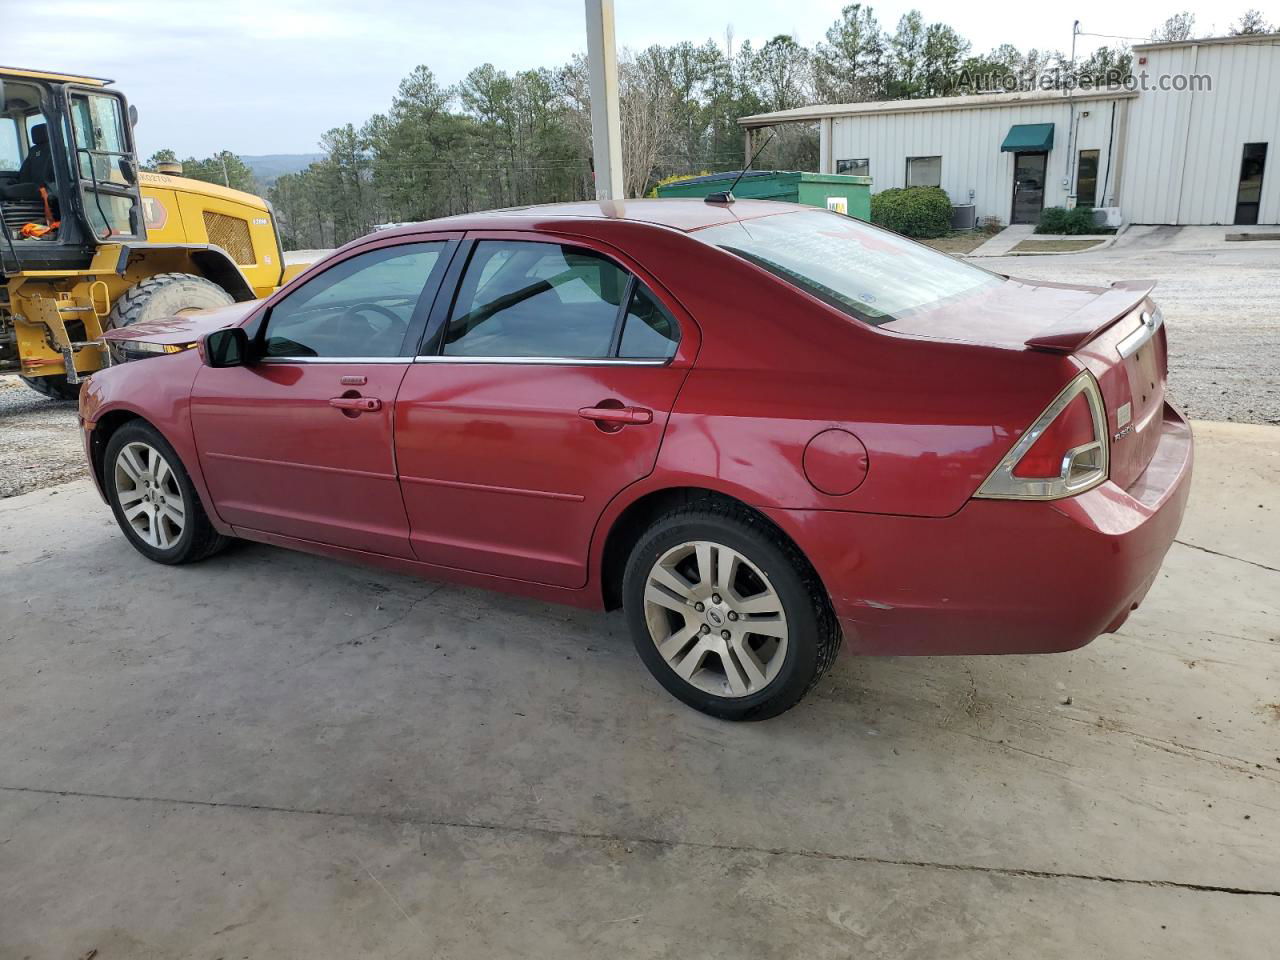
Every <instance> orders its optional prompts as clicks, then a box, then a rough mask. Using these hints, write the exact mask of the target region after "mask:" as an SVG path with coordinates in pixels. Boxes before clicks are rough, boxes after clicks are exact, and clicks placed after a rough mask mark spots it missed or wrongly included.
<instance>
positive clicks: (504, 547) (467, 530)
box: [395, 234, 698, 587]
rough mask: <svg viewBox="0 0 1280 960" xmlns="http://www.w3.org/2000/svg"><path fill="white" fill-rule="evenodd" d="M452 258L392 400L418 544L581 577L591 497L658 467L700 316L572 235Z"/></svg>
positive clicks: (549, 575) (480, 246) (476, 567)
mask: <svg viewBox="0 0 1280 960" xmlns="http://www.w3.org/2000/svg"><path fill="white" fill-rule="evenodd" d="M455 270H456V271H457V272H459V273H460V279H459V280H458V282H457V284H456V288H455V294H454V296H453V297H452V299H451V300H450V298H446V297H445V296H443V295H442V296H441V297H440V298H439V299H438V301H437V304H436V311H435V312H433V315H432V319H431V325H430V327H429V329H428V335H427V338H426V340H425V343H424V347H423V351H422V354H423V355H421V356H419V357H418V358H417V361H416V362H415V363H414V364H413V365H412V366H410V368H409V371H408V373H407V374H406V375H405V378H404V382H403V384H402V385H401V387H400V394H399V396H398V398H397V401H396V427H395V435H396V457H397V461H398V464H399V469H400V480H401V488H402V490H403V492H404V501H405V507H406V509H407V511H408V514H409V523H410V528H411V531H412V533H411V538H412V544H413V550H414V553H415V555H416V556H417V557H418V558H419V559H421V560H424V561H427V562H429V563H435V564H441V565H444V566H448V567H454V568H458V569H463V570H469V571H474V572H479V573H485V574H490V575H494V576H501V577H508V578H514V579H519V580H528V581H534V582H538V583H547V584H553V585H556V586H564V587H581V586H583V585H584V584H585V583H586V579H587V556H588V552H589V547H590V542H591V535H592V531H593V530H594V528H595V524H596V521H597V520H598V519H599V517H600V514H601V512H602V511H603V510H604V508H605V506H606V505H607V504H608V502H609V500H610V499H612V498H613V497H614V496H616V495H617V493H618V492H619V491H620V490H622V489H623V488H624V487H626V486H627V485H628V484H631V483H633V482H635V481H636V480H639V479H641V478H642V477H644V476H646V475H647V474H648V473H650V472H651V471H652V469H653V465H654V462H655V460H656V458H657V455H658V447H659V444H660V443H661V441H662V434H663V430H664V429H665V427H666V423H667V418H668V416H669V414H670V411H671V408H672V406H673V404H674V403H675V398H676V394H677V392H678V391H679V389H680V385H681V383H683V381H684V378H685V375H686V374H687V372H688V369H689V365H690V363H691V360H692V357H693V356H694V354H695V352H696V349H697V344H698V334H697V331H696V328H695V327H694V325H693V323H692V322H691V321H690V320H689V318H688V317H687V316H685V315H684V314H683V313H682V312H681V311H680V309H679V307H678V305H677V304H676V303H675V302H674V301H673V300H672V299H670V298H669V297H668V296H667V295H665V294H659V293H657V292H656V290H657V289H658V288H657V284H656V283H654V282H653V281H652V279H651V278H644V277H639V276H637V275H636V273H637V271H636V270H634V269H628V268H626V267H624V266H623V265H622V264H621V263H620V262H619V258H618V257H617V256H616V255H614V254H612V253H610V254H609V255H606V254H605V253H602V252H601V251H599V250H593V249H588V248H586V247H583V246H581V245H578V244H577V243H567V242H563V243H562V242H548V241H545V240H538V239H534V238H533V237H531V235H527V234H523V235H522V234H505V235H499V234H485V235H471V239H469V240H468V241H467V242H466V243H465V244H464V249H463V250H460V251H459V254H458V265H457V266H455Z"/></svg>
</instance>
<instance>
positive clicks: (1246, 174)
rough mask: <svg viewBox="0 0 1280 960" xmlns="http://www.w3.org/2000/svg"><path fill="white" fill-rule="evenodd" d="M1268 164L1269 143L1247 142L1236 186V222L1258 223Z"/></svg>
mask: <svg viewBox="0 0 1280 960" xmlns="http://www.w3.org/2000/svg"><path fill="white" fill-rule="evenodd" d="M1266 166H1267V145H1266V144H1265V143H1246V144H1245V145H1244V153H1243V155H1242V156H1241V158H1240V184H1239V186H1238V187H1237V188H1236V223H1257V222H1258V210H1259V208H1260V205H1261V202H1262V174H1263V172H1264V171H1265V169H1266Z"/></svg>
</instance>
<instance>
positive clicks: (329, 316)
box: [191, 236, 457, 558]
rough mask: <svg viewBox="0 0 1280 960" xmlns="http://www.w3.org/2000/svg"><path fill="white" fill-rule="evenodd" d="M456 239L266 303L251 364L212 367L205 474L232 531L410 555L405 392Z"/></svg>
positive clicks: (409, 246)
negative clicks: (400, 444)
mask: <svg viewBox="0 0 1280 960" xmlns="http://www.w3.org/2000/svg"><path fill="white" fill-rule="evenodd" d="M456 245H457V244H456V238H448V237H445V238H439V237H438V236H433V237H432V238H430V239H425V238H424V239H420V240H414V241H411V242H405V241H403V240H400V241H398V242H389V243H386V244H381V245H378V246H375V247H373V248H372V249H370V248H368V247H364V248H361V249H360V251H359V252H356V253H354V254H352V255H350V256H348V257H346V258H343V259H341V260H338V261H335V262H334V263H333V264H331V265H329V266H328V267H327V268H326V269H324V270H323V271H322V272H320V273H318V274H316V275H314V276H312V277H310V278H308V279H306V280H304V281H303V282H302V283H301V284H300V285H298V286H296V287H292V288H290V289H288V290H285V291H283V292H282V293H281V295H280V296H279V298H278V299H276V300H274V301H272V302H270V303H269V304H268V305H267V309H266V311H265V313H264V315H263V316H262V319H261V321H260V324H259V326H258V327H257V329H256V330H255V331H253V333H252V337H253V343H254V347H253V354H254V356H255V359H254V361H253V362H252V363H251V364H249V365H248V366H242V367H225V368H212V367H202V368H201V369H200V372H199V374H198V375H197V376H196V380H195V383H194V385H193V387H192V394H191V419H192V427H193V430H194V433H195V438H196V443H197V446H198V448H199V451H200V467H201V470H202V471H203V473H204V477H205V482H206V483H207V485H208V489H209V493H210V496H211V498H212V500H213V502H214V505H215V507H216V509H217V511H218V514H219V516H221V517H222V518H223V519H224V520H226V521H227V522H228V523H230V524H232V525H233V526H237V527H242V528H246V529H250V530H256V531H261V532H264V533H272V534H277V535H280V536H285V537H290V538H295V539H300V540H310V541H315V542H319V543H326V544H332V545H335V546H341V547H349V548H353V549H357V550H365V551H369V552H373V553H381V554H386V555H390V556H398V557H407V558H411V557H412V555H413V553H412V550H411V548H410V546H409V525H408V518H407V517H406V515H405V510H404V503H403V501H402V500H401V497H400V487H399V483H398V482H397V479H396V467H395V450H394V445H393V440H392V426H393V416H394V408H395V397H396V391H397V390H398V389H399V387H400V382H401V380H403V379H404V375H405V371H406V370H407V369H408V368H409V366H410V361H411V359H412V355H413V352H414V348H416V345H417V343H418V342H419V340H420V339H421V335H422V330H423V327H424V325H425V322H426V317H427V314H428V313H429V311H430V307H431V300H432V298H433V296H434V295H435V292H436V290H437V289H438V288H439V284H440V278H441V277H442V276H443V274H444V272H445V269H446V267H447V266H448V261H449V258H450V256H451V255H452V254H453V252H454V249H455V247H456Z"/></svg>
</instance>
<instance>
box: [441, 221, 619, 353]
mask: <svg viewBox="0 0 1280 960" xmlns="http://www.w3.org/2000/svg"><path fill="white" fill-rule="evenodd" d="M630 279H631V278H630V274H628V273H627V271H625V270H623V269H622V268H621V267H620V266H618V265H617V264H616V263H614V262H613V261H612V260H608V259H606V258H604V257H602V256H599V255H598V254H595V253H592V252H590V251H588V250H582V249H579V248H577V247H570V246H563V245H561V244H555V243H533V242H525V241H506V240H481V241H480V242H479V243H477V244H476V246H475V251H474V253H473V254H472V256H471V262H470V263H469V264H468V265H467V269H466V272H465V273H464V274H463V276H462V282H461V283H460V284H459V286H458V296H457V298H456V300H455V302H454V305H453V311H452V313H451V315H450V318H449V326H448V329H447V330H446V331H445V336H444V345H443V353H444V355H445V356H446V357H567V358H582V359H597V358H604V357H608V356H609V355H610V352H611V350H612V346H613V334H614V330H615V329H616V328H617V324H618V320H619V312H620V309H621V305H622V302H623V298H624V297H625V296H626V294H627V289H628V283H629V281H630Z"/></svg>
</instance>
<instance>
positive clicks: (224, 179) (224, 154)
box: [218, 150, 231, 187]
mask: <svg viewBox="0 0 1280 960" xmlns="http://www.w3.org/2000/svg"><path fill="white" fill-rule="evenodd" d="M218 159H219V160H221V161H222V182H223V183H224V184H225V185H226V186H228V187H229V186H231V174H229V173H227V151H225V150H223V151H222V152H221V153H219V154H218Z"/></svg>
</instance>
